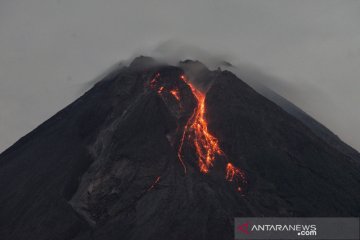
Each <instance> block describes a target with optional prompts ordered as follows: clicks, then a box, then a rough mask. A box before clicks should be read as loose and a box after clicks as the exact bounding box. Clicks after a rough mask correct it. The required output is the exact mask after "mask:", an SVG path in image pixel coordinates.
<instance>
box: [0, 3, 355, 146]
mask: <svg viewBox="0 0 360 240" xmlns="http://www.w3.org/2000/svg"><path fill="white" fill-rule="evenodd" d="M359 23H360V1H350V0H349V1H347V0H339V1H332V0H308V1H307V0H301V1H300V0H293V1H290V0H284V1H276V0H263V1H256V0H250V1H241V0H222V1H218V0H182V1H177V0H141V1H140V0H121V1H119V0H101V1H100V0H98V1H95V0H0V152H1V151H2V150H5V149H6V148H7V147H9V146H10V145H11V144H12V143H14V142H15V141H16V140H17V139H18V138H20V137H21V136H23V135H25V134H26V133H27V132H29V131H31V130H32V129H34V128H35V127H36V126H37V125H39V124H40V123H42V122H43V121H45V120H46V119H47V118H49V117H50V116H52V115H53V114H54V113H56V112H57V111H58V110H60V109H61V108H63V107H64V106H66V105H67V104H69V103H71V102H72V101H73V100H74V99H76V98H77V97H78V96H79V95H80V94H81V93H82V92H83V91H84V89H85V88H86V86H87V84H86V83H88V82H89V81H91V80H92V79H94V78H95V77H96V76H97V75H99V74H100V73H101V72H103V71H104V70H106V69H107V68H109V67H110V66H112V65H113V64H114V63H116V62H117V61H119V60H122V59H127V58H129V57H131V56H134V55H136V54H137V53H146V52H149V51H148V49H154V48H155V47H156V46H158V45H159V44H160V43H162V42H164V41H167V40H171V42H176V43H177V45H179V43H181V44H182V43H184V44H190V45H192V46H199V47H200V48H201V49H203V50H204V51H209V52H211V53H212V54H214V55H215V56H217V55H220V56H222V57H224V58H226V59H225V60H229V61H231V62H233V63H234V64H235V65H237V64H242V65H248V66H250V67H251V68H254V69H259V70H260V71H261V72H263V73H265V74H267V75H269V76H272V78H275V79H278V81H277V82H267V83H266V84H267V85H269V86H270V87H271V88H273V89H274V90H275V91H277V92H279V93H280V94H281V95H283V96H285V97H286V98H288V99H289V100H291V101H292V102H294V103H295V104H297V105H298V106H299V107H301V108H302V109H303V110H305V111H306V112H308V113H310V114H311V115H312V116H314V117H315V118H316V119H318V120H319V121H320V122H322V123H324V124H325V125H326V126H328V127H329V128H330V129H331V130H332V131H334V132H335V133H336V134H338V135H339V136H340V137H341V138H342V139H344V140H345V141H346V142H348V143H349V144H351V145H352V146H354V147H356V148H357V149H360V127H359V123H360V108H359V106H358V105H359V104H360V96H359V93H358V92H359V90H360V79H359V78H360V24H359ZM162 46H163V45H162ZM170 46H172V45H170ZM187 49H188V51H180V52H181V54H180V55H181V56H180V57H182V58H184V57H196V56H195V55H196V53H195V51H191V48H190V50H189V48H187ZM150 52H151V51H150ZM199 57H200V58H201V57H202V56H199Z"/></svg>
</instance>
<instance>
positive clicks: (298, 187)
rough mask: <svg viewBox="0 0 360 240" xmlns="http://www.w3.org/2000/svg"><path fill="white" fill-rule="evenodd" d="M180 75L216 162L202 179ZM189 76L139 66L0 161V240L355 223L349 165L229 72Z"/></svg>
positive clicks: (358, 178) (355, 168)
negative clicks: (268, 222) (296, 222)
mask: <svg viewBox="0 0 360 240" xmlns="http://www.w3.org/2000/svg"><path fill="white" fill-rule="evenodd" d="M184 70H185V72H187V73H186V74H187V75H189V79H190V80H198V81H193V83H194V86H195V87H198V88H199V89H201V90H202V91H204V90H205V89H208V91H207V93H206V98H204V101H205V102H204V106H205V109H206V110H205V112H204V121H206V123H201V122H199V123H200V124H206V127H208V132H206V134H211V135H212V136H213V137H214V139H216V140H218V144H219V148H220V150H221V151H223V152H217V153H214V156H215V159H214V161H213V162H212V164H211V165H209V166H208V172H207V173H204V172H201V168H199V166H200V165H199V163H200V161H201V159H200V157H199V154H198V152H197V146H196V139H197V138H196V137H198V136H199V135H197V134H196V131H195V130H194V131H191V129H190V130H189V129H188V128H190V127H191V124H190V123H192V122H191V119H192V118H193V116H195V115H196V114H195V113H198V112H199V98H198V96H196V94H194V89H192V87H193V86H192V85H191V83H190V82H187V81H184V79H183V78H182V76H183V74H184ZM187 70H188V69H187V68H186V66H184V64H180V67H175V66H165V65H160V64H158V63H156V62H155V61H154V60H153V59H151V58H147V57H139V58H137V59H135V60H134V61H133V63H132V64H130V66H129V67H124V68H121V69H116V70H115V71H114V72H112V73H110V74H109V75H108V76H107V77H105V79H104V80H102V81H101V82H99V83H97V84H96V85H95V86H94V87H93V88H92V89H91V90H90V91H88V92H87V93H86V94H85V95H84V96H82V97H81V98H79V99H78V100H77V101H75V102H74V103H73V104H71V105H69V106H68V107H67V108H65V109H64V110H62V111H60V112H59V113H58V114H56V115H55V116H54V117H52V118H51V119H49V120H48V121H46V122H45V123H44V124H42V125H41V126H39V127H38V128H37V129H35V130H34V131H33V132H31V133H30V134H28V135H27V136H25V137H24V138H22V139H21V140H19V141H18V142H17V143H16V144H14V145H13V146H12V147H10V148H9V149H8V150H6V151H5V152H4V153H2V154H1V155H0V189H1V192H2V193H3V194H2V195H1V196H0V204H1V206H2V207H1V209H0V238H1V239H37V240H39V239H105V240H106V239H119V238H121V239H232V238H233V218H234V217H237V216H358V215H359V214H360V207H359V206H360V193H359V191H354V189H359V187H360V171H359V170H360V169H359V165H358V164H357V162H355V160H354V159H352V158H351V157H349V156H348V155H346V154H343V153H342V152H341V151H338V150H337V149H336V148H333V147H332V146H330V145H329V144H327V143H326V142H324V141H323V140H322V139H320V138H319V137H317V136H316V135H315V134H314V133H313V132H312V131H311V130H310V129H309V128H308V127H306V126H305V125H304V124H303V123H301V122H300V121H299V120H297V119H296V118H294V117H293V116H291V115H289V114H288V113H287V112H285V111H284V110H282V109H281V108H280V107H278V106H277V105H275V104H274V103H272V102H270V101H269V100H267V99H266V98H264V97H263V96H261V95H259V94H258V93H257V92H255V91H254V90H253V89H252V88H250V87H249V86H248V85H247V84H245V83H244V82H242V81H241V80H240V79H238V78H237V77H236V76H235V75H233V74H232V73H231V72H228V71H220V70H217V71H206V72H202V73H201V74H199V73H196V74H190V73H188V71H187ZM204 79H208V80H209V82H208V83H207V82H206V81H204ZM204 97H205V95H204ZM194 114H195V115H194ZM189 122H190V123H189ZM195 122H196V121H195ZM201 127H202V128H201V129H202V131H205V130H204V126H201ZM186 129H188V134H184V131H185V130H186ZM183 136H185V137H183ZM182 139H184V143H183V144H181V141H182ZM210 139H211V138H210ZM198 142H201V141H198ZM200 147H201V146H200ZM179 149H181V151H179ZM200 149H201V148H200ZM229 163H231V164H232V166H234V168H233V169H237V170H238V171H239V172H240V171H241V172H242V173H244V175H245V178H246V179H245V180H244V181H240V180H241V178H238V179H240V180H237V178H229V177H228V174H231V172H228V171H227V168H226V167H227V166H228V164H229ZM233 177H236V176H235V175H233Z"/></svg>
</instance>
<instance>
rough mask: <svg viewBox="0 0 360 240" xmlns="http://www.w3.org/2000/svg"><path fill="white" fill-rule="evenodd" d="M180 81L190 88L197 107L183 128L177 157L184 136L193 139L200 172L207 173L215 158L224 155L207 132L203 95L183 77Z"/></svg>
mask: <svg viewBox="0 0 360 240" xmlns="http://www.w3.org/2000/svg"><path fill="white" fill-rule="evenodd" d="M181 79H182V80H183V81H184V82H185V83H186V84H187V85H188V86H189V87H190V89H191V91H192V93H193V94H194V96H195V98H196V100H197V107H196V109H195V111H194V113H193V115H192V116H191V117H190V119H189V121H188V122H187V124H186V126H185V130H184V133H183V137H182V140H181V141H182V142H181V144H180V148H179V152H178V155H179V156H181V151H182V145H183V141H184V139H185V135H188V136H189V138H192V139H193V142H194V146H195V149H196V154H197V156H198V165H199V168H200V171H201V172H203V173H208V172H209V168H210V167H212V166H213V162H214V161H215V156H216V155H224V154H223V151H222V150H221V149H220V147H219V141H218V140H217V138H216V137H214V136H213V135H212V134H211V133H210V132H209V130H208V124H207V121H206V119H205V117H204V115H205V95H204V94H203V93H202V92H200V91H199V90H197V89H196V88H195V87H194V86H192V84H191V83H190V82H189V81H187V80H186V78H185V76H181Z"/></svg>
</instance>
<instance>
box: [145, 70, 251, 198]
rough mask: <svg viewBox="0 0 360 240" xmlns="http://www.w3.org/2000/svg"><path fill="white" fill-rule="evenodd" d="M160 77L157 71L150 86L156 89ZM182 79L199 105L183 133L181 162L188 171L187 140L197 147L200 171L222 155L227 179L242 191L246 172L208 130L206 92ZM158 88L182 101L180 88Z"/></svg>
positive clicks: (159, 90) (203, 171)
mask: <svg viewBox="0 0 360 240" xmlns="http://www.w3.org/2000/svg"><path fill="white" fill-rule="evenodd" d="M159 78H160V74H159V73H157V74H156V75H155V77H154V78H153V79H152V80H151V81H150V86H151V87H152V88H153V89H154V88H155V84H156V83H157V80H158V79H159ZM180 79H181V80H182V81H184V82H185V84H186V85H188V86H189V88H190V89H191V91H192V94H193V95H194V97H195V98H196V101H197V106H196V107H195V109H194V112H193V114H192V115H191V117H190V118H189V119H188V121H187V123H186V125H185V127H184V131H183V133H182V136H181V139H180V144H179V149H178V157H179V160H180V162H181V164H182V165H183V167H184V171H185V173H186V171H187V170H186V165H185V163H184V160H183V156H182V150H183V146H184V143H185V141H189V142H190V144H192V145H193V146H194V148H195V151H196V155H197V162H198V166H199V169H200V172H202V173H204V174H207V173H208V172H209V171H210V168H211V167H212V166H213V165H214V161H215V160H216V157H217V156H218V157H221V158H223V159H225V160H226V161H227V165H226V169H225V172H226V175H225V179H226V180H227V181H229V182H234V183H235V184H237V185H238V187H237V190H238V191H241V190H242V189H241V187H240V186H241V185H242V184H244V183H246V179H245V174H244V173H243V171H242V170H240V169H239V168H236V167H235V166H234V165H233V164H231V163H230V162H229V161H228V159H227V157H226V155H225V154H224V152H223V151H222V149H221V148H220V145H219V140H218V139H217V138H216V137H215V136H214V135H212V134H211V133H210V132H209V130H208V123H207V121H206V118H205V110H206V109H205V94H204V93H202V92H200V91H199V90H197V89H196V88H195V87H194V86H193V85H192V83H191V82H190V81H188V80H187V78H186V77H185V76H184V75H181V76H180ZM156 89H157V92H158V94H160V95H161V94H162V93H163V92H164V91H167V92H169V93H170V94H171V95H172V96H173V97H174V98H175V99H176V100H177V101H178V102H180V101H181V95H180V92H179V91H178V89H172V90H166V89H165V88H164V87H163V86H160V87H158V88H156Z"/></svg>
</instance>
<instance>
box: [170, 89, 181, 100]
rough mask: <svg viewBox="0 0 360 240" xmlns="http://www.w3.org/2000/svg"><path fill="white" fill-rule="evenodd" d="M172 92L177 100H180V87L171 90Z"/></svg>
mask: <svg viewBox="0 0 360 240" xmlns="http://www.w3.org/2000/svg"><path fill="white" fill-rule="evenodd" d="M170 93H171V95H173V96H174V98H175V99H176V100H178V101H180V93H179V90H178V89H174V90H171V91H170Z"/></svg>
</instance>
